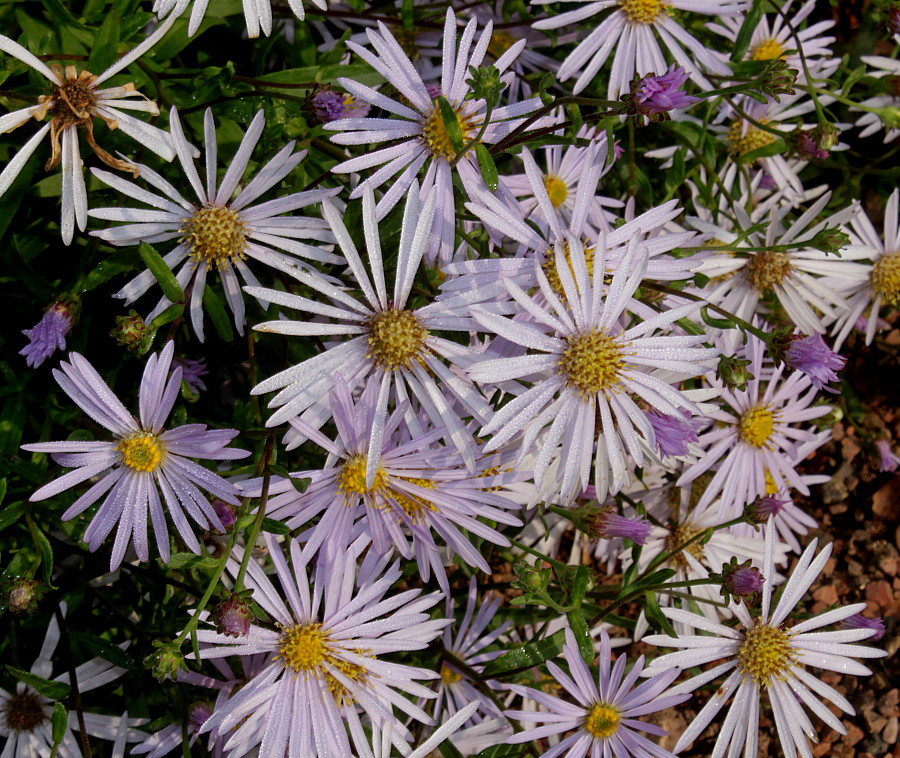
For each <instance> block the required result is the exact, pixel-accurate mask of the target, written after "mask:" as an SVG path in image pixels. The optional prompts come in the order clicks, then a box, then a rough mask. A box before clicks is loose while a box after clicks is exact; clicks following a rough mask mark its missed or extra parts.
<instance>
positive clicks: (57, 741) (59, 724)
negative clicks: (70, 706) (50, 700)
mask: <svg viewBox="0 0 900 758" xmlns="http://www.w3.org/2000/svg"><path fill="white" fill-rule="evenodd" d="M50 724H51V727H50V728H51V737H52V739H53V749H52V751H51V753H50V756H51V758H52V757H53V756H55V755H56V751H57V750H59V746H60V745H62V741H63V740H64V739H65V738H66V731H67V729H66V727H67V726H68V725H69V712H68V711H67V710H66V706H64V705H63V704H62V703H54V704H53V717H52V718H51V719H50Z"/></svg>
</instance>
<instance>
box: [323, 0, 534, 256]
mask: <svg viewBox="0 0 900 758" xmlns="http://www.w3.org/2000/svg"><path fill="white" fill-rule="evenodd" d="M477 27H478V23H477V22H476V21H475V19H472V20H470V21H469V23H468V24H467V25H466V28H465V30H464V31H463V34H462V36H461V38H460V40H459V46H458V47H457V39H456V32H457V28H456V16H455V15H454V13H453V9H452V8H448V9H447V17H446V23H445V26H444V39H443V43H442V50H443V63H442V78H441V85H440V86H441V95H442V96H443V97H444V98H446V100H447V102H448V103H449V104H450V106H451V108H453V111H454V114H455V117H456V120H457V122H458V124H459V128H460V132H461V134H462V140H463V143H467V142H468V141H471V140H472V139H474V138H475V136H476V135H479V141H480V142H482V143H484V144H493V143H496V142H499V141H500V140H501V139H502V138H503V137H505V136H506V135H507V134H509V133H510V132H511V131H512V130H513V129H514V128H515V127H516V126H518V125H519V124H520V123H521V122H522V117H523V116H526V115H527V114H529V113H531V112H532V111H535V110H537V109H538V108H540V107H541V101H540V98H536V97H534V98H530V99H528V100H525V101H523V102H520V103H514V104H511V105H505V106H500V107H496V108H494V109H493V110H492V111H491V113H490V120H489V122H488V124H487V127H486V128H485V131H484V133H481V127H482V125H483V124H484V122H485V119H486V118H487V117H488V114H487V104H486V102H485V101H484V100H483V99H473V98H471V97H470V94H471V87H470V85H469V84H467V82H466V80H467V79H469V78H470V77H471V74H470V73H469V69H470V68H472V67H478V66H481V65H482V64H483V63H484V59H485V56H486V54H487V49H488V44H489V42H490V40H491V31H492V28H493V24H491V23H490V22H488V24H487V25H486V26H485V28H484V30H483V31H482V33H481V35H480V37H479V38H478V41H477V42H475V34H476V30H477ZM366 34H367V35H368V37H369V42H370V43H371V45H372V47H374V48H375V53H374V54H373V53H372V52H370V51H369V50H367V49H366V48H364V47H361V46H359V45H357V44H355V43H353V42H348V43H347V46H348V47H349V48H350V49H351V50H352V51H353V52H354V53H355V54H356V55H358V56H359V57H360V58H362V59H363V60H364V61H366V63H368V64H369V65H371V66H372V67H373V68H374V69H375V70H376V71H377V72H378V73H379V74H381V75H382V76H383V77H384V78H385V79H387V81H388V83H389V84H391V85H393V86H394V87H396V89H397V90H398V92H399V93H400V94H401V95H402V96H403V98H404V99H405V102H406V104H401V103H400V102H398V101H397V100H393V99H391V98H389V97H387V96H386V95H383V94H381V93H379V92H376V91H375V90H373V89H371V88H370V87H367V86H365V85H363V84H360V83H359V82H355V81H353V80H352V79H338V82H339V83H340V85H341V86H342V87H343V88H344V89H345V90H347V91H348V92H349V93H350V94H351V95H354V96H356V97H359V98H361V99H363V100H365V101H366V102H369V103H372V105H374V106H376V107H378V108H381V109H382V110H384V111H387V112H388V113H390V114H393V115H394V116H399V118H346V119H341V120H339V121H334V122H332V123H330V124H327V125H326V126H325V128H326V129H328V130H331V131H335V132H337V134H334V135H332V137H331V141H332V142H334V143H336V144H338V145H370V144H378V143H381V142H386V141H389V140H391V141H393V140H397V142H396V143H395V144H392V145H391V146H390V147H385V148H382V149H380V150H375V151H372V152H368V153H366V154H364V155H361V156H358V157H356V158H351V159H350V160H347V161H344V162H342V163H339V164H338V165H337V166H335V167H334V168H333V169H332V171H335V172H337V173H352V172H359V171H362V170H364V169H369V168H375V167H376V166H378V167H379V168H378V170H377V171H376V172H375V173H374V174H372V175H371V176H369V177H368V178H366V179H365V180H363V181H362V182H360V183H359V185H358V186H357V187H356V189H354V190H353V192H352V193H351V194H350V197H351V199H352V198H356V197H360V196H361V195H362V194H363V191H364V190H365V189H367V188H368V189H372V190H374V189H377V188H378V187H380V186H382V185H383V184H384V183H385V182H387V181H389V180H391V179H392V177H395V176H397V174H400V176H399V177H398V178H397V179H396V180H394V181H393V183H392V184H391V185H390V188H389V189H388V190H387V192H385V193H384V195H382V197H381V199H380V200H379V201H378V205H377V208H376V211H377V218H378V219H379V220H381V219H382V218H384V217H385V216H386V215H387V213H388V211H390V210H391V208H393V207H394V206H395V205H396V204H397V203H398V202H399V201H400V199H401V198H402V197H403V196H404V195H405V194H406V193H407V191H408V190H409V188H410V186H411V184H412V182H413V180H414V179H415V178H416V176H417V175H418V174H419V171H420V170H421V169H422V168H423V167H426V166H427V168H426V174H425V177H424V178H423V180H422V188H423V192H427V191H428V190H430V189H431V188H432V187H433V188H434V190H435V193H436V202H437V206H436V207H437V213H436V214H435V217H434V227H433V228H431V230H430V237H431V239H430V241H429V245H428V252H427V255H428V259H429V261H433V260H435V259H437V258H440V260H441V262H446V261H447V260H449V256H450V255H452V253H453V250H454V247H455V245H454V237H455V230H456V216H455V213H454V197H453V195H454V190H453V174H454V172H456V173H458V175H459V177H460V179H461V180H462V183H463V186H464V187H465V188H466V191H467V192H468V193H469V194H470V195H471V194H472V192H473V191H474V189H476V188H483V187H485V184H484V179H483V178H482V177H481V173H480V170H479V168H478V163H477V160H476V159H475V156H474V151H472V150H470V151H469V152H467V153H466V154H465V155H464V156H463V158H462V159H461V160H460V161H459V162H458V163H456V164H455V165H452V164H451V161H453V159H454V158H455V156H456V150H455V149H454V147H453V144H452V142H451V140H450V137H449V135H448V134H447V129H446V127H445V125H444V120H443V117H442V114H441V110H440V108H439V107H438V104H437V102H436V101H435V100H434V99H433V97H432V94H431V93H430V92H429V91H428V89H427V87H426V85H425V83H424V82H423V81H422V77H421V76H420V74H419V73H418V72H417V71H416V70H415V68H413V65H412V63H411V62H410V61H409V58H408V56H407V54H406V53H405V52H404V51H403V48H402V47H401V46H400V44H399V43H398V42H397V40H396V39H395V38H394V36H393V35H392V34H391V32H390V31H389V30H388V28H387V27H386V26H385V25H384V24H382V23H381V22H379V23H378V30H377V31H376V30H374V29H369V30H367V31H366ZM473 43H474V47H473ZM525 44H526V42H525V40H524V39H522V40H519V41H518V42H516V43H515V44H514V45H512V46H511V47H510V48H509V49H508V50H507V51H506V52H505V53H504V54H503V55H502V56H500V58H499V59H498V60H496V61H495V62H494V63H493V67H494V68H496V69H497V71H498V72H499V73H500V74H502V73H503V72H504V71H506V69H507V68H509V66H510V65H511V64H512V62H513V61H514V60H515V58H516V56H518V54H519V53H520V52H521V51H522V48H524V47H525ZM539 126H541V123H537V124H534V125H533V126H532V128H537V127H539Z"/></svg>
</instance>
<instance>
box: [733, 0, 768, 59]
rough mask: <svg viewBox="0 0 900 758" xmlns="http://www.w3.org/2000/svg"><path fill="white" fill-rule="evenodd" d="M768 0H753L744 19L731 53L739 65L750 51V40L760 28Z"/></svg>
mask: <svg viewBox="0 0 900 758" xmlns="http://www.w3.org/2000/svg"><path fill="white" fill-rule="evenodd" d="M766 2H767V0H753V5H752V6H751V7H750V10H749V11H748V13H747V15H746V16H745V17H744V23H743V24H741V28H740V30H739V31H738V34H737V38H736V39H735V41H734V48H733V49H732V51H731V60H732V61H733V62H735V63H737V62H738V61H740V60H743V58H744V56H745V55H746V54H747V50H749V49H750V40H752V39H753V33H754V32H755V31H756V28H757V27H758V26H759V22H760V20H761V19H762V17H763V10H764V8H765V6H766Z"/></svg>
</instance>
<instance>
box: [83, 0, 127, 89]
mask: <svg viewBox="0 0 900 758" xmlns="http://www.w3.org/2000/svg"><path fill="white" fill-rule="evenodd" d="M121 28H122V20H121V18H120V16H119V11H118V9H117V8H116V7H115V6H114V5H113V6H112V7H110V8H109V10H107V12H106V13H105V14H104V17H103V25H102V26H101V27H100V29H99V30H98V31H97V36H96V37H95V38H94V45H93V47H92V48H91V55H90V57H89V58H88V65H87V67H86V68H87V70H88V71H95V72H96V73H98V74H99V73H100V72H101V71H105V70H106V69H108V68H109V67H110V66H111V65H112V63H113V61H115V60H116V58H118V57H119V56H118V47H119V33H120V30H121Z"/></svg>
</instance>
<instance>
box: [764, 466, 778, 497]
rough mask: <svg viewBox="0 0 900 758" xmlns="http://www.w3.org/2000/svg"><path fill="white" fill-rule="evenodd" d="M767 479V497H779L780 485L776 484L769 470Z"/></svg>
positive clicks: (766, 473)
mask: <svg viewBox="0 0 900 758" xmlns="http://www.w3.org/2000/svg"><path fill="white" fill-rule="evenodd" d="M764 474H765V479H766V494H767V495H777V494H778V485H777V484H775V478H774V477H773V476H772V474H771V473H770V472H769V470H768V469H766V470H765V472H764Z"/></svg>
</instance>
